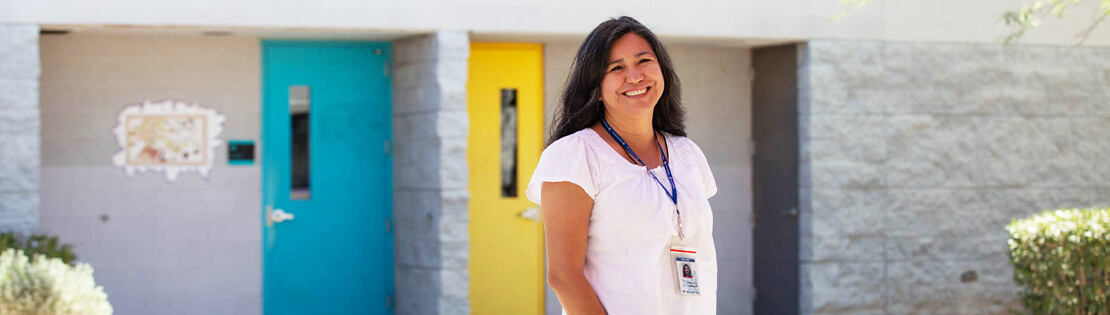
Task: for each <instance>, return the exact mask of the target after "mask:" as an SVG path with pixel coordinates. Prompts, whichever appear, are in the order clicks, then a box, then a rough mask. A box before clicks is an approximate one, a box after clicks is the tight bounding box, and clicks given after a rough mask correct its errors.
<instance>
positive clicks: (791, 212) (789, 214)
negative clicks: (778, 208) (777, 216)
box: [782, 208, 798, 219]
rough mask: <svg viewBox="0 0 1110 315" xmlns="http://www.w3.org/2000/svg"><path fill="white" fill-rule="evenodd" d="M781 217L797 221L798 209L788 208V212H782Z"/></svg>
mask: <svg viewBox="0 0 1110 315" xmlns="http://www.w3.org/2000/svg"><path fill="white" fill-rule="evenodd" d="M782 215H785V216H786V217H788V218H791V219H797V218H798V208H790V210H786V211H783V212H782Z"/></svg>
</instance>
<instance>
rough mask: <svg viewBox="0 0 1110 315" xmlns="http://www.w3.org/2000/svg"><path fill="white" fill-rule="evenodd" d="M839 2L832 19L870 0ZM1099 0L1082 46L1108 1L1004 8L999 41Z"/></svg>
mask: <svg viewBox="0 0 1110 315" xmlns="http://www.w3.org/2000/svg"><path fill="white" fill-rule="evenodd" d="M839 1H840V4H841V5H842V6H844V7H845V9H844V10H841V11H840V13H838V14H837V15H835V16H833V18H832V20H833V21H834V22H837V21H840V20H841V19H843V18H844V17H845V16H846V15H848V10H849V9H856V10H858V9H860V8H863V7H864V6H867V4H869V3H871V2H872V1H874V0H839ZM1091 1H1099V2H1100V5H1099V7H1098V9H1097V10H1098V15H1097V16H1098V17H1097V18H1095V20H1094V21H1092V22H1091V25H1089V26H1087V27H1086V28H1084V29H1083V30H1082V31H1080V32H1079V33H1078V34H1076V37H1077V39H1078V41H1077V43H1076V45H1082V44H1083V42H1085V41H1086V40H1087V38H1089V37H1090V36H1091V32H1093V31H1094V30H1095V29H1096V28H1098V26H1099V25H1101V24H1102V22H1104V21H1106V19H1107V18H1108V17H1110V0H1038V1H1034V2H1033V3H1030V4H1027V5H1025V6H1022V7H1021V8H1018V9H1017V10H1012V11H1006V12H1005V13H1003V14H1002V21H1003V22H1005V23H1006V25H1007V26H1010V27H1012V28H1013V29H1014V30H1013V31H1011V32H1010V34H1007V35H1006V37H1004V38H1003V40H1002V42H1003V43H1005V44H1010V43H1013V42H1015V41H1017V40H1019V39H1021V37H1022V36H1025V33H1027V32H1029V31H1030V30H1032V29H1034V28H1037V27H1038V26H1040V25H1041V24H1042V23H1044V22H1045V20H1047V19H1048V18H1050V17H1055V18H1063V17H1065V16H1067V14H1068V13H1069V12H1070V11H1072V10H1073V9H1075V8H1077V7H1079V6H1080V5H1081V4H1083V3H1087V2H1091Z"/></svg>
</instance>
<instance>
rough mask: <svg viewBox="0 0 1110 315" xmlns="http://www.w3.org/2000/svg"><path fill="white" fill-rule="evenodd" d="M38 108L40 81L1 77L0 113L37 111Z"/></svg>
mask: <svg viewBox="0 0 1110 315" xmlns="http://www.w3.org/2000/svg"><path fill="white" fill-rule="evenodd" d="M38 108H39V81H38V79H18V78H8V77H2V76H0V113H4V111H6V110H32V109H34V110H37V109H38Z"/></svg>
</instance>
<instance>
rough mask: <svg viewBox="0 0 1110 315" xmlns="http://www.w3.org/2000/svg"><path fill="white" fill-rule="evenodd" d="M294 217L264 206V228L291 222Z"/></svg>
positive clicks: (283, 211) (272, 207)
mask: <svg viewBox="0 0 1110 315" xmlns="http://www.w3.org/2000/svg"><path fill="white" fill-rule="evenodd" d="M294 217H295V216H294V215H293V214H292V213H288V212H285V210H281V209H274V206H266V227H272V226H274V223H281V222H285V221H289V220H292V219H293V218H294Z"/></svg>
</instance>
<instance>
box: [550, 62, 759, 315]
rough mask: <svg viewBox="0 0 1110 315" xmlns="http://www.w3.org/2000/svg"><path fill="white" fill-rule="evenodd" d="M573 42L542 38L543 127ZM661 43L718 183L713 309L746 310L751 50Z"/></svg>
mask: <svg viewBox="0 0 1110 315" xmlns="http://www.w3.org/2000/svg"><path fill="white" fill-rule="evenodd" d="M579 44H580V40H579V41H557V42H548V43H545V44H544V95H545V97H544V105H545V113H546V115H545V117H546V118H547V119H546V121H547V123H548V126H550V122H551V117H552V115H553V113H554V110H555V108H556V107H557V106H558V97H559V94H560V91H561V90H562V86H563V82H565V81H566V77H567V73H568V72H569V70H570V65H571V62H572V60H573V58H574V54H575V52H576V51H577V50H578V45H579ZM664 44H665V45H667V51H668V52H669V53H670V54H671V58H672V59H674V64H675V69H676V70H675V71H676V72H678V75H679V78H680V80H681V81H682V97H683V101H684V103H685V105H686V108H687V112H688V117H687V119H686V131H687V133H688V134H689V137H690V139H693V140H694V142H696V143H697V144H698V146H699V147H701V149H702V151H703V152H705V156H706V158H707V159H708V160H709V164H710V167H711V168H712V169H713V175H714V177H715V178H716V180H717V187H718V189H719V191H718V193H717V195H716V196H714V197H713V198H711V199H709V202H710V204H711V205H712V207H713V218H714V221H713V223H714V224H713V225H714V227H713V237H714V240H715V241H716V243H717V262H718V266H720V268H719V270H720V271H719V272H720V274H719V275H718V284H719V288H718V292H717V296H718V299H717V304H718V307H717V310H718V313H720V314H751V312H752V301H751V288H752V234H751V232H752V230H751V222H750V219H751V212H752V188H751V177H752V171H751V170H752V164H751V154H750V153H749V152H748V141H749V139H751V101H752V96H751V78H752V74H751V53H750V50H748V49H741V48H721V47H711V46H699V45H685V44H669V43H664ZM547 130H550V127H548V128H547ZM549 298H552V297H549Z"/></svg>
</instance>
